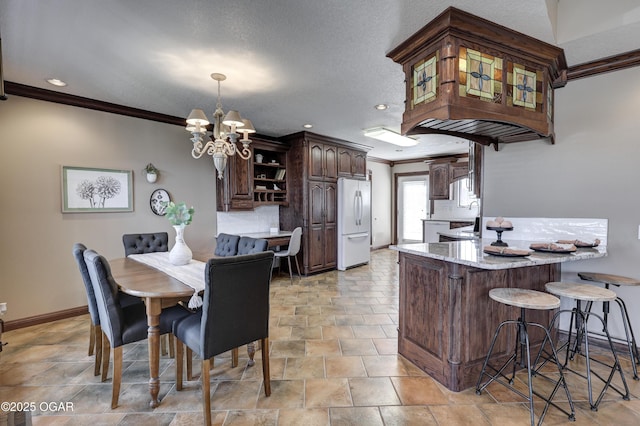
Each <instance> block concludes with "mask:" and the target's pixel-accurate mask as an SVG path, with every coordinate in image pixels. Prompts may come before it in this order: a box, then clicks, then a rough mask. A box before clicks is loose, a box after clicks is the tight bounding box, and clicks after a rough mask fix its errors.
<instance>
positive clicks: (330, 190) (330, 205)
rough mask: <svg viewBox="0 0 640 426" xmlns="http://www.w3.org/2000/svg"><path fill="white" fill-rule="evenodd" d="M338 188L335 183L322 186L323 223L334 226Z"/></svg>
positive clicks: (336, 220)
mask: <svg viewBox="0 0 640 426" xmlns="http://www.w3.org/2000/svg"><path fill="white" fill-rule="evenodd" d="M337 213H338V187H337V186H336V184H335V183H326V184H325V185H324V223H325V225H332V226H336V225H337V223H338V218H337V216H338V215H337Z"/></svg>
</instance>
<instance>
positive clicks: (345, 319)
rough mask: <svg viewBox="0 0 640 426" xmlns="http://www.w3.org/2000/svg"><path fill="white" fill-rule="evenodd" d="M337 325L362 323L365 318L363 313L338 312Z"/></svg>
mask: <svg viewBox="0 0 640 426" xmlns="http://www.w3.org/2000/svg"><path fill="white" fill-rule="evenodd" d="M335 318H336V325H362V324H364V318H362V315H347V314H344V315H343V314H336V316H335Z"/></svg>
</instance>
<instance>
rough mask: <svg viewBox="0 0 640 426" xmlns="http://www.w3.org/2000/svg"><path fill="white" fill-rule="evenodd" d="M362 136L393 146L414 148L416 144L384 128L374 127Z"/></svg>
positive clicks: (414, 141)
mask: <svg viewBox="0 0 640 426" xmlns="http://www.w3.org/2000/svg"><path fill="white" fill-rule="evenodd" d="M364 135H365V136H367V137H370V138H374V139H378V140H381V141H384V142H388V143H392V144H394V145H400V146H415V145H417V144H418V141H417V140H415V139H412V138H408V137H406V136H402V135H400V134H398V133H396V132H394V131H391V130H389V129H386V128H384V127H374V128H373V129H367V130H365V131H364Z"/></svg>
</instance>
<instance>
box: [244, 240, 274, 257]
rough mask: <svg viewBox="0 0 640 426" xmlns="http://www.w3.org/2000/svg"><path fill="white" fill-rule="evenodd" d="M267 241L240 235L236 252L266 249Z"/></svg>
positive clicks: (245, 252) (250, 252) (256, 251)
mask: <svg viewBox="0 0 640 426" xmlns="http://www.w3.org/2000/svg"><path fill="white" fill-rule="evenodd" d="M268 245H269V242H268V241H267V240H265V239H263V238H260V239H257V238H251V237H240V241H239V242H238V254H253V253H260V252H261V251H266V250H267V246H268Z"/></svg>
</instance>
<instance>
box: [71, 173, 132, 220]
mask: <svg viewBox="0 0 640 426" xmlns="http://www.w3.org/2000/svg"><path fill="white" fill-rule="evenodd" d="M131 211H133V181H132V171H131V170H112V169H95V168H89V167H69V166H62V213H88V212H92V213H94V212H98V213H99V212H105V213H106V212H131Z"/></svg>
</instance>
